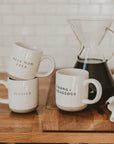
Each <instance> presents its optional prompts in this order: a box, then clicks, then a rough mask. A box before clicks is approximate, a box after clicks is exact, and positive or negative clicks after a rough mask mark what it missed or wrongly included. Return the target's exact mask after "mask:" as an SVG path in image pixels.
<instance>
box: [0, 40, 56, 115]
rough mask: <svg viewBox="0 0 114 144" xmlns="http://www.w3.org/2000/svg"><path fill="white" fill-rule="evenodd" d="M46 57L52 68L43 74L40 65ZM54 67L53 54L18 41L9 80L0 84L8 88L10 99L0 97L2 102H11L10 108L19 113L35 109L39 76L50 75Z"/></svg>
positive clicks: (12, 58) (13, 51)
mask: <svg viewBox="0 0 114 144" xmlns="http://www.w3.org/2000/svg"><path fill="white" fill-rule="evenodd" d="M45 59H48V60H49V61H50V62H51V70H50V71H49V72H46V73H43V74H41V73H39V72H38V70H39V65H40V62H41V61H43V60H45ZM54 68H55V61H54V59H53V58H52V57H51V56H48V55H43V52H42V51H40V50H34V49H31V48H29V47H28V46H26V45H24V44H23V43H20V42H16V43H15V44H14V46H13V49H12V52H11V56H10V60H9V64H8V76H9V78H8V81H3V80H0V84H3V85H5V86H6V88H8V99H2V98H0V103H5V104H9V108H10V109H11V110H12V111H14V112H17V113H27V112H31V111H33V110H35V109H36V107H37V106H38V77H45V76H49V75H50V74H51V73H52V72H53V71H54Z"/></svg>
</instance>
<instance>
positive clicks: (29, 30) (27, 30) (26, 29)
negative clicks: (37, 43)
mask: <svg viewBox="0 0 114 144" xmlns="http://www.w3.org/2000/svg"><path fill="white" fill-rule="evenodd" d="M35 34H36V29H35V27H32V26H21V25H19V26H15V27H14V28H13V35H15V36H21V35H22V36H25V37H26V36H28V35H29V36H31V35H32V36H34V35H35Z"/></svg>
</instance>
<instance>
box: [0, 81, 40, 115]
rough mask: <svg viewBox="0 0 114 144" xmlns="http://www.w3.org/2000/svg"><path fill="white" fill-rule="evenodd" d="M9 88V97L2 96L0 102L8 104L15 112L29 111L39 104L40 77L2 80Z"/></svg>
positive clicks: (0, 82)
mask: <svg viewBox="0 0 114 144" xmlns="http://www.w3.org/2000/svg"><path fill="white" fill-rule="evenodd" d="M0 84H3V85H4V86H5V87H6V88H7V89H8V99H3V98H0V103H4V104H8V105H9V108H10V109H11V111H13V112H17V113H27V112H31V111H33V110H35V109H36V107H37V106H38V78H34V79H31V80H24V81H23V80H13V79H11V78H8V81H4V80H0Z"/></svg>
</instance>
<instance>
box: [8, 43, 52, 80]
mask: <svg viewBox="0 0 114 144" xmlns="http://www.w3.org/2000/svg"><path fill="white" fill-rule="evenodd" d="M45 59H48V60H49V61H50V62H51V70H50V71H49V72H47V73H44V74H41V73H39V72H38V69H39V65H40V62H41V61H43V60H45ZM54 68H55V61H54V59H53V58H52V57H51V56H48V55H43V52H42V51H39V50H34V49H31V48H29V47H28V46H26V45H24V44H22V43H19V42H16V43H15V44H14V46H13V48H12V51H11V56H10V60H9V64H8V74H9V77H11V78H13V79H22V80H23V79H33V78H34V77H45V76H48V75H50V74H51V73H52V72H53V70H54Z"/></svg>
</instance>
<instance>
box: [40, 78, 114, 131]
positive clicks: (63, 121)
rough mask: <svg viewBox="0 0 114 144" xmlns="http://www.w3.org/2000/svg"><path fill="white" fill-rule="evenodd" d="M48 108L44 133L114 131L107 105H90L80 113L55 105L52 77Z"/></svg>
mask: <svg viewBox="0 0 114 144" xmlns="http://www.w3.org/2000/svg"><path fill="white" fill-rule="evenodd" d="M50 84H51V86H50V90H49V95H48V100H47V104H46V108H45V110H44V113H43V119H42V129H43V131H92V132H95V131H99V132H101V131H112V132H113V131H114V123H112V122H110V120H109V119H110V112H109V111H108V109H107V106H106V104H105V103H103V104H101V103H98V104H94V105H88V107H87V108H86V109H84V110H83V111H80V112H65V111H62V110H59V109H58V108H57V106H56V104H55V79H54V77H52V80H51V83H50Z"/></svg>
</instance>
